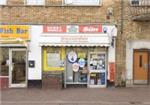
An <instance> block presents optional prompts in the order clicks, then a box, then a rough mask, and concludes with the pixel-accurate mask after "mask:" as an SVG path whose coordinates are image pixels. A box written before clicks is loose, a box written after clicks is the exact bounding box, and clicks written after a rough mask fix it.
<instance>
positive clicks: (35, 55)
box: [28, 25, 42, 80]
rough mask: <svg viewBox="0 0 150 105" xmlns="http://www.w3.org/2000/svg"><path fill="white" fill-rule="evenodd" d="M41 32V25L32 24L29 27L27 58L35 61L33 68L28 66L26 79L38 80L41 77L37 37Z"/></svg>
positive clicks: (39, 48)
mask: <svg viewBox="0 0 150 105" xmlns="http://www.w3.org/2000/svg"><path fill="white" fill-rule="evenodd" d="M41 33H42V26H39V25H36V26H35V25H32V26H31V29H30V37H31V38H30V39H31V41H30V43H29V54H28V60H34V61H35V67H34V68H28V80H39V79H41V78H42V76H41V75H42V62H41V61H42V56H41V55H42V52H41V47H40V46H39V39H40V35H41Z"/></svg>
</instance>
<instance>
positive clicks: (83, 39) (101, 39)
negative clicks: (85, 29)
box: [39, 34, 111, 47]
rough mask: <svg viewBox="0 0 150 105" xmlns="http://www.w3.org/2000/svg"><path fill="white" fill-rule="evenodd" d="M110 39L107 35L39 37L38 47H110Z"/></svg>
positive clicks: (49, 35) (48, 35)
mask: <svg viewBox="0 0 150 105" xmlns="http://www.w3.org/2000/svg"><path fill="white" fill-rule="evenodd" d="M110 43H111V39H110V36H109V35H108V34H63V35H62V34H61V35H51V34H47V35H41V37H40V39H39V45H40V46H81V47H84V46H87V47H88V46H89V47H93V46H100V47H108V46H110Z"/></svg>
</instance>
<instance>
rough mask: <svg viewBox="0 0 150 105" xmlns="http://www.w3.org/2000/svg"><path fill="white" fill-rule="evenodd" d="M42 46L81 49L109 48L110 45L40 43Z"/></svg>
mask: <svg viewBox="0 0 150 105" xmlns="http://www.w3.org/2000/svg"><path fill="white" fill-rule="evenodd" d="M40 46H63V47H65V46H66V47H71V46H73V47H74V46H77V47H78V46H79V47H109V46H110V44H109V43H101V44H99V43H98V44H83V43H82V44H72V43H70V44H69V43H68V44H63V43H62V44H58V43H40Z"/></svg>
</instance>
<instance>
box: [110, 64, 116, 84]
mask: <svg viewBox="0 0 150 105" xmlns="http://www.w3.org/2000/svg"><path fill="white" fill-rule="evenodd" d="M109 72H110V81H111V82H114V81H115V63H114V62H111V63H109Z"/></svg>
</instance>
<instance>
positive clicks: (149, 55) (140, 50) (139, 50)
mask: <svg viewBox="0 0 150 105" xmlns="http://www.w3.org/2000/svg"><path fill="white" fill-rule="evenodd" d="M135 52H147V54H148V73H147V84H144V85H150V50H149V49H134V50H133V74H132V76H133V84H134V85H137V84H136V83H134V53H135ZM138 85H140V84H138ZM141 85H143V84H141Z"/></svg>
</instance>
